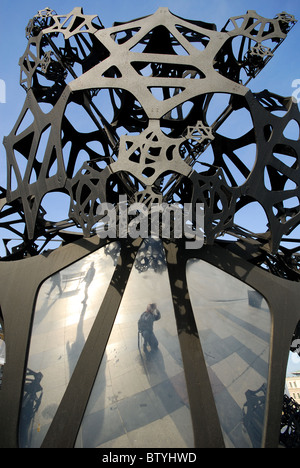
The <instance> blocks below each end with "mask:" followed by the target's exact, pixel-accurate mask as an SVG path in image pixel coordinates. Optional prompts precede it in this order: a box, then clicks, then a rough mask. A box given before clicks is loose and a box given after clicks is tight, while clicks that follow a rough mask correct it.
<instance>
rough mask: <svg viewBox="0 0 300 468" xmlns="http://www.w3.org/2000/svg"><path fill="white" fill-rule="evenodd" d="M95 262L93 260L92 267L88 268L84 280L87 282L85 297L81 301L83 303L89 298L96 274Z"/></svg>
mask: <svg viewBox="0 0 300 468" xmlns="http://www.w3.org/2000/svg"><path fill="white" fill-rule="evenodd" d="M94 265H95V263H94V262H92V263H91V266H90V268H89V269H88V271H87V273H86V275H85V277H84V279H83V281H84V282H85V288H84V299H83V300H82V301H81V302H82V303H83V304H84V303H85V302H86V301H87V300H88V289H89V287H90V285H91V283H92V281H93V279H94V276H95V272H96V270H95V266H94Z"/></svg>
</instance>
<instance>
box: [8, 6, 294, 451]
mask: <svg viewBox="0 0 300 468" xmlns="http://www.w3.org/2000/svg"><path fill="white" fill-rule="evenodd" d="M295 24H296V20H295V18H294V17H293V16H292V15H289V14H287V13H285V12H284V13H281V14H278V15H277V16H276V17H275V18H274V19H266V18H263V17H261V16H259V15H258V14H257V13H256V12H255V11H252V10H251V11H248V12H247V13H246V14H244V15H240V16H237V17H234V18H230V20H229V21H228V23H227V24H226V25H225V26H224V28H222V29H221V31H217V28H216V26H215V25H214V24H208V23H204V22H203V21H196V20H187V19H183V18H180V17H178V16H176V15H174V14H172V13H171V12H170V11H169V10H168V9H166V8H160V9H158V10H157V11H156V12H155V13H154V14H153V15H150V16H146V17H144V18H139V19H136V20H133V21H130V22H127V23H115V24H114V25H113V26H112V27H110V28H105V27H104V26H103V24H102V23H101V21H100V20H99V18H98V17H97V16H90V15H85V14H83V11H82V9H81V8H74V10H73V11H72V12H70V13H69V14H67V15H59V14H56V13H55V12H54V11H53V10H51V9H49V8H46V9H44V10H41V11H39V12H38V14H37V15H35V16H34V17H33V19H32V20H30V21H29V24H28V26H27V28H26V37H27V40H28V44H27V48H26V50H25V52H24V54H23V56H22V57H21V58H20V62H19V64H20V83H21V86H22V87H23V88H24V89H25V91H26V99H25V102H24V106H23V109H22V110H21V113H20V116H19V118H18V119H17V122H16V124H15V126H14V128H13V129H12V131H11V133H10V134H9V135H8V136H7V137H6V138H5V139H4V145H5V148H6V158H7V187H6V188H1V208H2V209H1V213H0V227H1V228H2V229H5V230H8V231H10V232H11V235H12V236H13V237H16V236H17V238H18V239H19V243H18V244H17V245H15V246H14V247H11V241H10V236H3V237H4V239H3V241H4V243H5V247H6V256H5V257H3V258H2V259H1V262H0V276H1V282H0V291H1V293H0V297H1V321H2V323H3V325H4V333H5V341H6V345H7V363H6V364H5V367H4V375H3V382H2V388H1V397H0V433H1V434H2V436H1V440H0V445H1V446H2V447H17V446H18V421H19V411H20V405H21V400H22V396H23V389H24V380H25V375H26V363H27V356H28V349H29V344H30V336H31V327H32V320H33V316H34V304H35V300H36V294H37V291H38V289H39V287H40V285H41V284H42V282H43V281H44V280H45V279H46V278H48V277H49V276H51V275H53V274H54V273H55V272H57V271H59V270H62V269H63V268H65V267H66V266H68V265H70V264H72V263H74V262H75V261H76V260H78V259H80V258H83V257H85V256H86V255H88V254H89V253H90V252H93V251H95V250H97V249H99V248H102V247H103V246H105V245H107V243H109V242H110V239H106V240H100V239H99V237H98V236H97V235H96V228H97V223H98V222H99V221H100V220H101V215H99V210H98V208H99V206H100V205H101V204H103V203H110V204H112V205H114V206H117V203H118V200H119V196H120V195H126V197H127V200H128V206H131V205H133V204H134V203H137V202H138V203H142V204H144V205H145V207H147V208H149V207H151V205H152V204H153V203H166V204H168V205H171V204H179V205H180V206H183V205H184V204H185V203H190V204H191V205H192V213H193V217H192V222H193V223H195V213H196V206H197V204H198V203H202V204H204V213H205V219H204V234H205V245H204V246H203V248H202V249H200V250H190V251H187V250H186V249H185V248H184V239H175V238H171V239H163V242H164V247H165V251H166V259H167V266H168V273H169V278H170V285H171V290H172V298H173V304H174V310H175V315H176V323H177V327H178V337H179V341H180V346H181V352H182V357H183V363H184V368H185V375H186V381H187V387H188V393H189V399H190V405H191V415H192V420H193V429H194V437H195V446H196V447H223V446H224V441H223V437H222V432H221V428H220V424H219V419H218V415H217V411H216V408H215V403H214V398H213V395H212V391H211V387H210V383H209V377H208V374H207V369H206V365H205V360H204V356H203V350H202V348H201V342H200V340H199V336H198V332H197V327H196V324H195V320H194V317H193V309H192V306H191V302H190V297H189V292H188V286H187V280H186V274H185V269H184V266H185V265H186V263H187V261H188V260H189V259H190V258H199V259H203V260H205V261H207V262H208V263H210V264H212V265H215V266H217V267H218V268H219V269H221V270H223V271H225V272H227V273H229V274H230V275H233V276H235V277H236V278H238V279H241V280H242V281H243V282H245V283H246V284H249V285H250V286H252V287H253V288H254V289H256V290H257V291H259V292H260V293H261V294H262V295H263V296H264V297H265V298H266V300H267V302H268V304H269V307H270V311H271V316H272V333H271V351H270V370H269V379H268V388H267V390H266V403H265V405H266V416H265V425H264V428H263V434H264V436H263V444H262V446H263V447H274V446H275V447H276V446H277V445H278V441H279V431H280V418H281V410H282V397H283V388H284V379H285V371H286V363H287V357H288V353H289V350H290V349H292V350H293V351H295V349H294V348H293V347H292V346H291V341H295V340H296V339H298V338H300V335H299V327H298V328H297V324H298V322H299V312H298V310H297V307H298V303H299V285H298V282H299V279H300V276H299V275H300V273H299V254H298V251H299V246H298V241H297V240H295V239H291V235H292V233H293V231H294V230H295V228H296V227H297V226H298V225H299V224H300V204H299V198H300V192H299V190H300V189H299V177H300V174H299V170H300V169H299V166H300V165H299V157H300V151H299V149H300V148H299V144H300V139H299V126H300V115H299V109H298V105H297V103H296V102H295V101H294V100H293V99H292V98H289V97H282V96H278V95H275V94H273V93H271V92H269V91H266V90H264V91H262V92H261V93H253V92H251V90H250V88H249V87H248V84H249V82H250V80H251V79H253V78H255V77H256V76H257V74H258V73H259V72H260V71H261V70H262V69H263V68H264V67H265V66H266V64H267V63H268V61H269V60H270V59H271V58H272V56H273V54H274V52H275V50H276V48H277V47H278V46H279V45H280V44H281V43H282V42H283V41H284V39H285V38H286V36H287V34H288V33H289V31H290V30H291V29H292V27H293V26H294V25H295ZM234 119H238V120H239V119H240V121H245V122H246V125H245V127H243V130H240V129H238V131H236V130H237V129H236V128H235V127H234V126H233V125H234V124H232V122H237V120H234ZM227 124H228V125H229V127H228V128H229V129H230V130H225V131H224V127H225V129H226V125H227ZM291 124H294V125H296V128H297V132H298V135H297V136H296V137H295V138H294V139H290V138H287V137H286V136H285V131H286V129H287V128H288V127H289V125H291ZM53 193H63V194H66V196H67V199H68V203H69V206H68V207H66V212H67V216H66V217H65V219H61V220H60V221H53V220H50V219H48V218H47V213H46V210H45V209H44V207H43V201H44V199H45V197H46V196H47V195H48V194H53ZM294 200H296V201H295V202H294ZM253 202H255V203H257V204H259V205H260V207H261V208H262V209H263V211H264V213H265V215H266V229H265V232H263V233H261V232H255V231H254V232H250V231H249V230H247V229H245V228H244V227H243V226H239V225H237V224H236V222H235V218H236V215H237V213H238V212H239V211H240V210H242V209H244V208H245V207H247V206H248V205H250V204H251V203H253ZM53 240H59V241H60V243H61V244H62V246H61V247H60V249H57V250H53V251H52V250H49V249H50V247H51V248H52V245H53V244H51V241H53ZM291 240H293V242H294V243H295V244H296V245H297V247H295V248H287V247H286V245H287V242H288V241H291ZM120 242H121V256H120V259H119V263H118V264H117V266H116V270H115V273H114V276H113V279H112V281H111V285H110V287H109V288H108V290H107V294H106V296H105V298H104V301H103V303H102V305H101V307H100V310H99V314H98V319H97V320H96V321H95V324H94V326H93V328H92V331H91V333H90V335H89V338H88V340H87V343H86V346H85V347H84V350H83V352H82V354H81V356H80V359H79V361H78V363H77V366H76V368H75V371H74V373H73V375H72V377H71V380H70V383H69V386H68V388H67V390H66V392H65V395H64V397H63V399H62V402H61V404H60V406H59V409H58V411H57V413H56V415H55V417H54V419H53V422H52V424H51V426H50V428H49V431H48V433H47V435H46V437H45V439H44V442H43V447H73V446H74V443H75V439H76V435H77V432H78V428H79V425H80V423H81V420H82V417H83V414H84V410H85V408H86V404H87V401H88V398H89V395H90V392H91V389H92V387H93V383H94V380H95V375H96V372H97V370H98V367H99V363H100V362H101V359H102V357H103V353H104V352H105V346H106V343H107V340H108V337H109V335H110V332H111V329H112V326H113V323H114V319H115V317H116V314H117V311H118V307H119V305H120V301H121V299H122V295H123V293H124V290H125V288H126V284H127V280H128V276H129V273H130V271H131V268H132V265H133V261H134V259H135V257H136V254H137V252H138V249H139V248H140V245H141V239H136V240H132V239H129V238H127V239H122V240H121V241H120ZM47 249H48V250H47ZM178 284H180V287H179V286H178ZM16 288H17V289H18V294H17V295H16V294H15V290H16ZM21 310H22V313H20V311H21ZM96 342H97V343H98V345H97V352H96V353H95V352H92V349H93V350H94V349H95V343H96ZM82 375H84V376H85V378H84V379H83V378H82ZM74 399H75V400H76V404H74ZM66 414H68V427H67V429H66V427H65V425H63V424H62V421H63V420H64V417H65V415H66ZM203 420H204V421H205V424H203Z"/></svg>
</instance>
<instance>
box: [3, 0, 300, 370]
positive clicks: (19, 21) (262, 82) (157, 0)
mask: <svg viewBox="0 0 300 468" xmlns="http://www.w3.org/2000/svg"><path fill="white" fill-rule="evenodd" d="M46 6H49V7H50V8H52V9H54V10H55V11H56V12H57V13H59V14H65V13H69V12H70V11H71V10H72V9H73V8H74V7H76V6H81V7H83V10H84V13H85V14H97V15H98V16H99V17H100V19H101V21H102V23H103V24H104V26H105V27H110V26H112V24H113V22H114V21H129V20H131V19H134V18H138V17H141V16H145V15H149V14H152V13H154V12H155V11H156V10H157V9H158V8H159V7H167V8H169V9H170V11H171V12H173V13H174V14H176V15H178V16H181V17H183V18H187V19H198V20H203V21H207V22H213V23H215V24H216V25H217V29H218V30H220V29H221V28H222V27H223V26H224V25H225V23H226V22H227V20H228V19H229V18H230V17H231V16H237V15H240V14H244V13H246V12H247V10H256V11H257V13H258V14H260V15H262V16H265V17H267V18H274V16H275V15H276V14H277V13H280V12H282V11H286V12H288V13H290V14H293V15H295V17H296V19H298V20H299V23H298V24H297V25H296V26H295V27H294V29H293V30H292V31H291V33H290V34H289V35H288V37H287V39H286V41H285V42H284V43H283V44H282V45H281V46H280V48H279V49H278V50H277V51H276V54H275V56H274V58H273V59H272V60H271V62H270V63H269V64H268V66H267V67H266V68H265V69H264V70H263V71H262V73H260V75H259V76H258V77H257V78H256V79H255V80H253V81H252V82H251V83H250V88H251V90H252V91H255V92H256V91H261V90H263V89H265V88H267V89H269V90H270V91H272V92H274V93H277V94H280V95H282V96H290V95H291V94H292V92H293V88H292V82H293V81H294V80H295V79H299V80H300V65H299V40H300V2H299V0H286V1H285V2H282V1H279V0H264V1H261V0H251V1H248V0H209V1H207V0H206V1H204V0H162V1H161V0H113V1H103V0H97V1H95V0H80V1H78V2H75V0H65V1H63V2H62V1H58V0H52V1H50V2H49V4H45V3H43V2H42V1H41V0H26V1H20V0H17V1H12V0H1V3H0V79H1V80H4V82H5V84H6V102H5V103H0V185H2V186H6V168H5V161H4V147H3V145H2V140H3V137H4V136H5V135H8V134H9V133H10V131H11V129H12V127H13V125H14V124H15V122H16V119H17V117H18V115H19V113H20V110H21V108H22V106H23V102H24V99H25V91H24V90H23V89H22V88H21V86H20V85H19V66H18V61H19V58H20V57H21V56H22V54H23V52H24V51H25V48H26V44H27V41H26V38H25V27H26V25H27V23H28V20H29V19H30V18H32V17H33V16H34V15H35V14H36V13H37V11H38V10H40V9H43V8H45V7H46ZM249 216H251V213H249ZM296 366H297V367H298V368H299V367H300V361H299V363H297V364H296ZM293 367H294V366H293Z"/></svg>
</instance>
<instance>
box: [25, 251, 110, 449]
mask: <svg viewBox="0 0 300 468" xmlns="http://www.w3.org/2000/svg"><path fill="white" fill-rule="evenodd" d="M118 251H119V247H118V244H117V243H113V244H111V245H110V246H109V247H108V248H103V249H100V250H98V251H96V252H95V253H92V254H90V255H88V256H87V257H85V258H83V259H82V260H80V261H78V262H76V263H74V264H73V265H71V266H69V267H68V268H66V269H64V270H62V271H60V272H59V273H57V274H55V275H53V276H52V277H50V278H49V279H48V280H46V281H45V282H44V283H43V284H42V286H41V288H40V290H39V292H38V297H37V302H36V308H35V314H34V322H33V327H32V334H31V342H30V350H29V357H28V364H27V373H26V381H25V386H24V395H23V402H22V409H21V417H20V446H21V447H39V446H40V444H41V443H42V441H43V438H44V436H45V433H46V432H47V430H48V428H49V426H50V424H51V422H52V420H53V417H54V415H55V413H56V410H57V408H58V405H59V403H60V401H61V399H62V396H63V394H64V392H65V390H66V388H67V385H68V383H69V380H70V377H71V375H72V372H73V370H74V367H75V365H76V363H77V360H78V358H79V356H80V353H81V351H82V349H83V347H84V345H85V342H86V339H87V336H88V334H89V331H90V329H91V327H92V325H93V323H94V319H95V317H96V315H97V313H98V310H99V306H100V304H101V302H102V300H103V297H104V294H105V293H106V290H107V287H108V285H109V283H110V280H111V277H112V274H113V271H114V267H115V263H116V259H117V256H118Z"/></svg>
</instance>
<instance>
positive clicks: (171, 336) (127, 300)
mask: <svg viewBox="0 0 300 468" xmlns="http://www.w3.org/2000/svg"><path fill="white" fill-rule="evenodd" d="M149 303H156V304H157V308H158V309H159V311H160V314H161V318H160V319H159V320H157V321H155V322H154V328H153V331H154V334H155V336H156V338H157V340H158V349H153V350H152V349H150V348H147V349H144V345H143V338H142V336H140V335H138V320H139V318H140V316H141V314H142V313H143V312H144V311H145V309H146V307H147V304H149ZM193 443H194V438H193V430H192V423H191V417H190V410H189V401H188V396H187V389H186V383H185V377H184V371H183V364H182V358H181V352H180V347H179V341H178V334H177V327H176V322H175V315H174V308H173V303H172V296H171V290H170V284H169V277H168V272H167V269H166V263H165V256H164V252H163V247H162V244H161V242H155V241H151V240H150V241H147V242H146V244H145V245H144V247H143V248H142V249H141V252H140V253H139V255H138V256H137V259H136V261H135V264H134V267H133V270H132V272H131V275H130V278H129V281H128V285H127V288H126V290H125V293H124V296H123V299H122V302H121V305H120V309H119V311H118V314H117V317H116V321H115V323H114V326H113V329H112V333H111V336H110V339H109V342H108V344H107V348H106V353H105V356H104V359H103V361H102V364H101V366H100V369H99V373H98V376H97V379H96V382H95V385H94V389H93V392H92V394H91V398H90V401H89V404H88V406H87V410H86V413H85V416H84V419H83V422H82V425H81V428H80V431H79V435H78V438H77V442H76V447H83V448H86V447H102V448H103V447H109V448H113V447H156V448H159V447H164V448H165V447H174V448H175V447H184V448H186V447H193Z"/></svg>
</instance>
